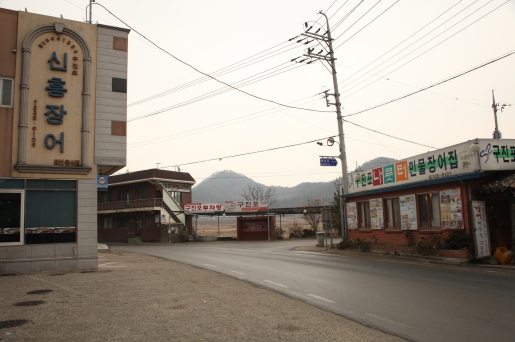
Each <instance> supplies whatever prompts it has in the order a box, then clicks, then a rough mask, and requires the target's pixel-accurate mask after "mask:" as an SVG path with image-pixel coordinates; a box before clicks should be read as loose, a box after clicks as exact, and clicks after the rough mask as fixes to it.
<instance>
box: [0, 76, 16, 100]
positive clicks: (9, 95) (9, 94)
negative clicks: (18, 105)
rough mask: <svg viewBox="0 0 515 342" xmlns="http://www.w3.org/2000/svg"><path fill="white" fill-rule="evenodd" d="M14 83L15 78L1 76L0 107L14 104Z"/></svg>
mask: <svg viewBox="0 0 515 342" xmlns="http://www.w3.org/2000/svg"><path fill="white" fill-rule="evenodd" d="M13 84H14V80H13V79H10V78H3V77H0V99H1V100H2V102H0V107H12V106H13Z"/></svg>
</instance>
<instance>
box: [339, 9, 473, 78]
mask: <svg viewBox="0 0 515 342" xmlns="http://www.w3.org/2000/svg"><path fill="white" fill-rule="evenodd" d="M462 1H463V0H460V1H458V2H457V3H456V4H454V5H453V6H451V7H450V8H449V9H447V10H446V11H445V12H443V13H442V14H440V15H439V16H437V17H436V18H434V19H433V20H431V21H430V22H429V23H427V24H426V25H424V26H423V27H422V28H420V29H419V30H417V31H416V32H415V33H413V34H412V35H410V36H409V37H408V38H406V39H404V40H403V41H402V42H400V43H399V44H397V45H395V46H394V47H393V48H391V49H390V50H388V51H386V52H385V53H383V54H382V55H381V56H379V57H378V58H376V59H375V60H373V61H372V62H370V63H368V64H367V65H366V66H364V67H363V68H361V69H360V70H359V71H357V72H355V73H354V74H353V75H351V76H349V77H347V78H346V79H344V80H343V81H342V82H341V83H340V84H343V83H344V82H345V81H347V80H348V79H351V78H352V77H354V76H355V75H357V74H358V73H359V72H361V71H363V70H364V69H365V68H367V67H369V66H370V65H372V64H374V63H375V62H377V61H378V60H379V59H381V58H383V57H384V56H385V55H387V54H388V53H390V52H391V51H392V50H394V49H395V48H397V47H398V46H400V45H401V44H403V43H404V42H406V41H407V40H408V39H410V38H411V37H413V36H414V35H416V34H417V33H419V32H420V31H422V30H423V29H424V28H426V27H427V26H429V25H430V24H432V23H433V22H434V21H436V20H437V19H438V18H440V17H441V16H443V15H444V14H445V13H447V12H449V11H450V10H451V9H452V8H454V7H455V6H457V5H458V4H459V3H460V2H462ZM476 1H477V0H476ZM471 5H472V4H471ZM466 8H468V7H466ZM466 8H465V9H466ZM465 9H463V10H462V11H464V10H465ZM459 13H461V12H458V13H457V14H456V15H458V14H459ZM456 15H455V16H456ZM452 18H454V16H453V17H451V18H450V19H452ZM450 19H449V20H450ZM443 24H445V22H444V23H442V24H441V25H443ZM441 25H439V26H438V27H440V26H441ZM438 27H437V28H438ZM435 29H436V28H435ZM433 31H434V30H433ZM431 32H432V31H431ZM422 38H423V37H421V38H419V39H418V40H417V41H419V40H420V39H422ZM417 41H415V42H414V43H416V42H417ZM414 43H413V44H414ZM413 44H412V45H413ZM341 45H343V43H342V44H341ZM410 46H411V45H410ZM399 53H400V52H399ZM397 54H398V53H397ZM392 57H393V56H392ZM383 63H384V62H383ZM380 65H381V64H380ZM374 69H375V68H374ZM374 69H372V70H374ZM372 70H370V71H372ZM358 79H359V78H358ZM351 83H352V82H351Z"/></svg>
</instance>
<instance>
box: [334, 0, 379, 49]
mask: <svg viewBox="0 0 515 342" xmlns="http://www.w3.org/2000/svg"><path fill="white" fill-rule="evenodd" d="M380 2H381V0H379V1H378V2H376V3H375V5H374V6H372V7H370V8H369V9H368V11H366V12H365V13H364V14H363V15H362V16H361V17H359V19H358V20H356V21H355V22H354V23H352V25H350V26H349V27H347V29H346V30H345V31H343V32H342V33H341V34H340V35H339V36H338V37H336V38H334V40H336V39H338V38H340V37H341V36H342V35H343V34H345V32H347V31H348V30H350V29H351V28H352V26H354V25H356V24H357V23H358V21H360V20H361V19H363V17H364V16H366V15H367V14H368V12H370V11H371V10H373V9H374V7H376V6H377V5H379V3H380ZM365 27H366V26H365ZM360 31H361V30H360ZM358 32H359V31H358ZM335 50H336V49H335Z"/></svg>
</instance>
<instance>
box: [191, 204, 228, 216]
mask: <svg viewBox="0 0 515 342" xmlns="http://www.w3.org/2000/svg"><path fill="white" fill-rule="evenodd" d="M223 210H224V205H223V204H221V203H186V204H185V205H184V212H185V213H186V214H215V213H216V212H222V211H223Z"/></svg>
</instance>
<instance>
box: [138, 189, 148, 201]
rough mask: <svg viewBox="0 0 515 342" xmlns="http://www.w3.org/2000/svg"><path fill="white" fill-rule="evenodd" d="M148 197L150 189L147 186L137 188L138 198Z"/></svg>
mask: <svg viewBox="0 0 515 342" xmlns="http://www.w3.org/2000/svg"><path fill="white" fill-rule="evenodd" d="M147 198H148V189H147V188H138V189H136V199H147Z"/></svg>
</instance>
